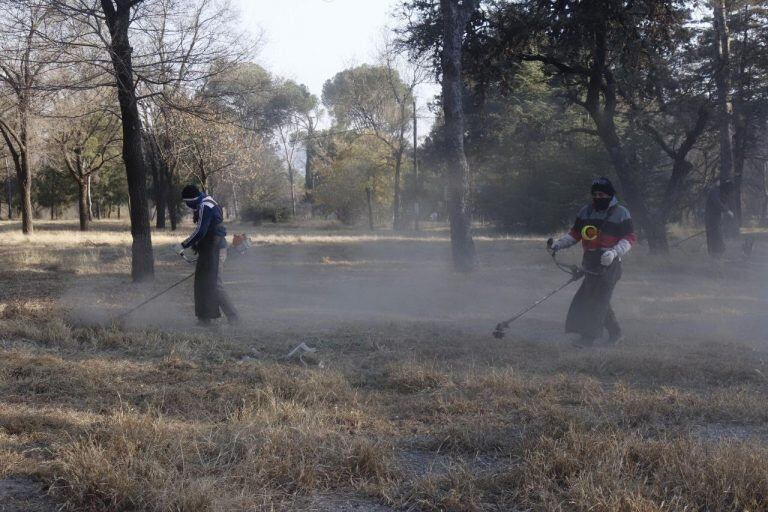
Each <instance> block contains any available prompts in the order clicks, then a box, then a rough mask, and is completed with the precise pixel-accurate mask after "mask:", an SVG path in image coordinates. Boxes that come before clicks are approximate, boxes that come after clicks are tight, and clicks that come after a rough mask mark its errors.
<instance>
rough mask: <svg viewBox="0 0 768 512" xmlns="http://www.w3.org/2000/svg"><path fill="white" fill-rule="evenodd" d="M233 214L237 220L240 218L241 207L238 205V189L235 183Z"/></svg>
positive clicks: (233, 187)
mask: <svg viewBox="0 0 768 512" xmlns="http://www.w3.org/2000/svg"><path fill="white" fill-rule="evenodd" d="M232 210H233V211H232V213H233V214H234V216H235V219H239V218H240V205H239V204H238V203H237V187H236V186H235V183H234V182H232Z"/></svg>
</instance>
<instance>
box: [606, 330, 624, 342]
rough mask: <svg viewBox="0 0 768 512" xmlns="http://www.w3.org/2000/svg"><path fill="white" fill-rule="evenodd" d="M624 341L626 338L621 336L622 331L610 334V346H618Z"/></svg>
mask: <svg viewBox="0 0 768 512" xmlns="http://www.w3.org/2000/svg"><path fill="white" fill-rule="evenodd" d="M623 339H624V336H623V335H622V334H621V330H618V331H613V332H609V333H608V342H607V343H608V345H616V344H617V343H619V342H621V340H623Z"/></svg>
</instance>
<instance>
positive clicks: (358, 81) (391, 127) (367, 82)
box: [323, 64, 412, 139]
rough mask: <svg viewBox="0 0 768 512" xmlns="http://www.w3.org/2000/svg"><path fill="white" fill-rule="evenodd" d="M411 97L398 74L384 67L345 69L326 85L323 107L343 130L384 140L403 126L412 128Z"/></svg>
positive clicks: (363, 66) (367, 66)
mask: <svg viewBox="0 0 768 512" xmlns="http://www.w3.org/2000/svg"><path fill="white" fill-rule="evenodd" d="M408 98H410V92H409V91H408V87H407V86H406V85H405V83H403V81H402V80H401V78H400V76H399V74H398V73H397V71H396V70H393V69H388V68H386V67H384V66H370V65H368V64H363V65H362V66H358V67H355V68H350V69H345V70H344V71H341V72H340V73H337V74H336V75H335V76H334V77H333V78H332V79H330V80H328V81H327V82H325V84H324V85H323V104H324V105H325V106H326V107H327V108H328V111H329V112H330V114H331V115H332V116H333V118H334V120H335V122H336V125H337V126H338V127H339V128H340V129H344V130H346V129H354V130H356V131H358V132H374V133H376V134H377V135H378V136H380V137H383V138H385V139H386V138H389V137H391V136H393V135H396V134H397V133H398V132H399V130H400V128H401V125H403V123H405V124H406V126H409V120H410V118H411V112H412V110H411V101H410V100H409V99H408ZM401 103H402V104H403V105H402V107H404V108H401Z"/></svg>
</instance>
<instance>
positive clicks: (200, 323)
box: [197, 318, 214, 329]
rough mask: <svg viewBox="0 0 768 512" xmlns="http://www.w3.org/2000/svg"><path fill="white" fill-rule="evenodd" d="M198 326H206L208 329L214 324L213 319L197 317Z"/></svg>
mask: <svg viewBox="0 0 768 512" xmlns="http://www.w3.org/2000/svg"><path fill="white" fill-rule="evenodd" d="M197 326H198V327H205V328H206V329H210V328H211V327H213V326H214V324H213V321H212V320H211V319H210V318H198V319H197Z"/></svg>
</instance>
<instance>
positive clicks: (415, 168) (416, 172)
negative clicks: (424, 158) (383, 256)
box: [413, 100, 421, 231]
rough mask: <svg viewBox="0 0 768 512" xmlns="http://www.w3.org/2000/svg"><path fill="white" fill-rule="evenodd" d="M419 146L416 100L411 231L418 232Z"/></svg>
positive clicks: (414, 109) (419, 213)
mask: <svg viewBox="0 0 768 512" xmlns="http://www.w3.org/2000/svg"><path fill="white" fill-rule="evenodd" d="M418 146H419V135H418V117H417V116H416V100H413V175H414V188H415V191H414V194H413V195H414V202H413V229H415V230H416V231H418V230H419V217H420V216H421V211H420V210H421V209H420V208H419V206H420V205H419V198H420V197H421V182H420V181H419V161H418V159H417V156H418V153H417V148H418Z"/></svg>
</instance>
